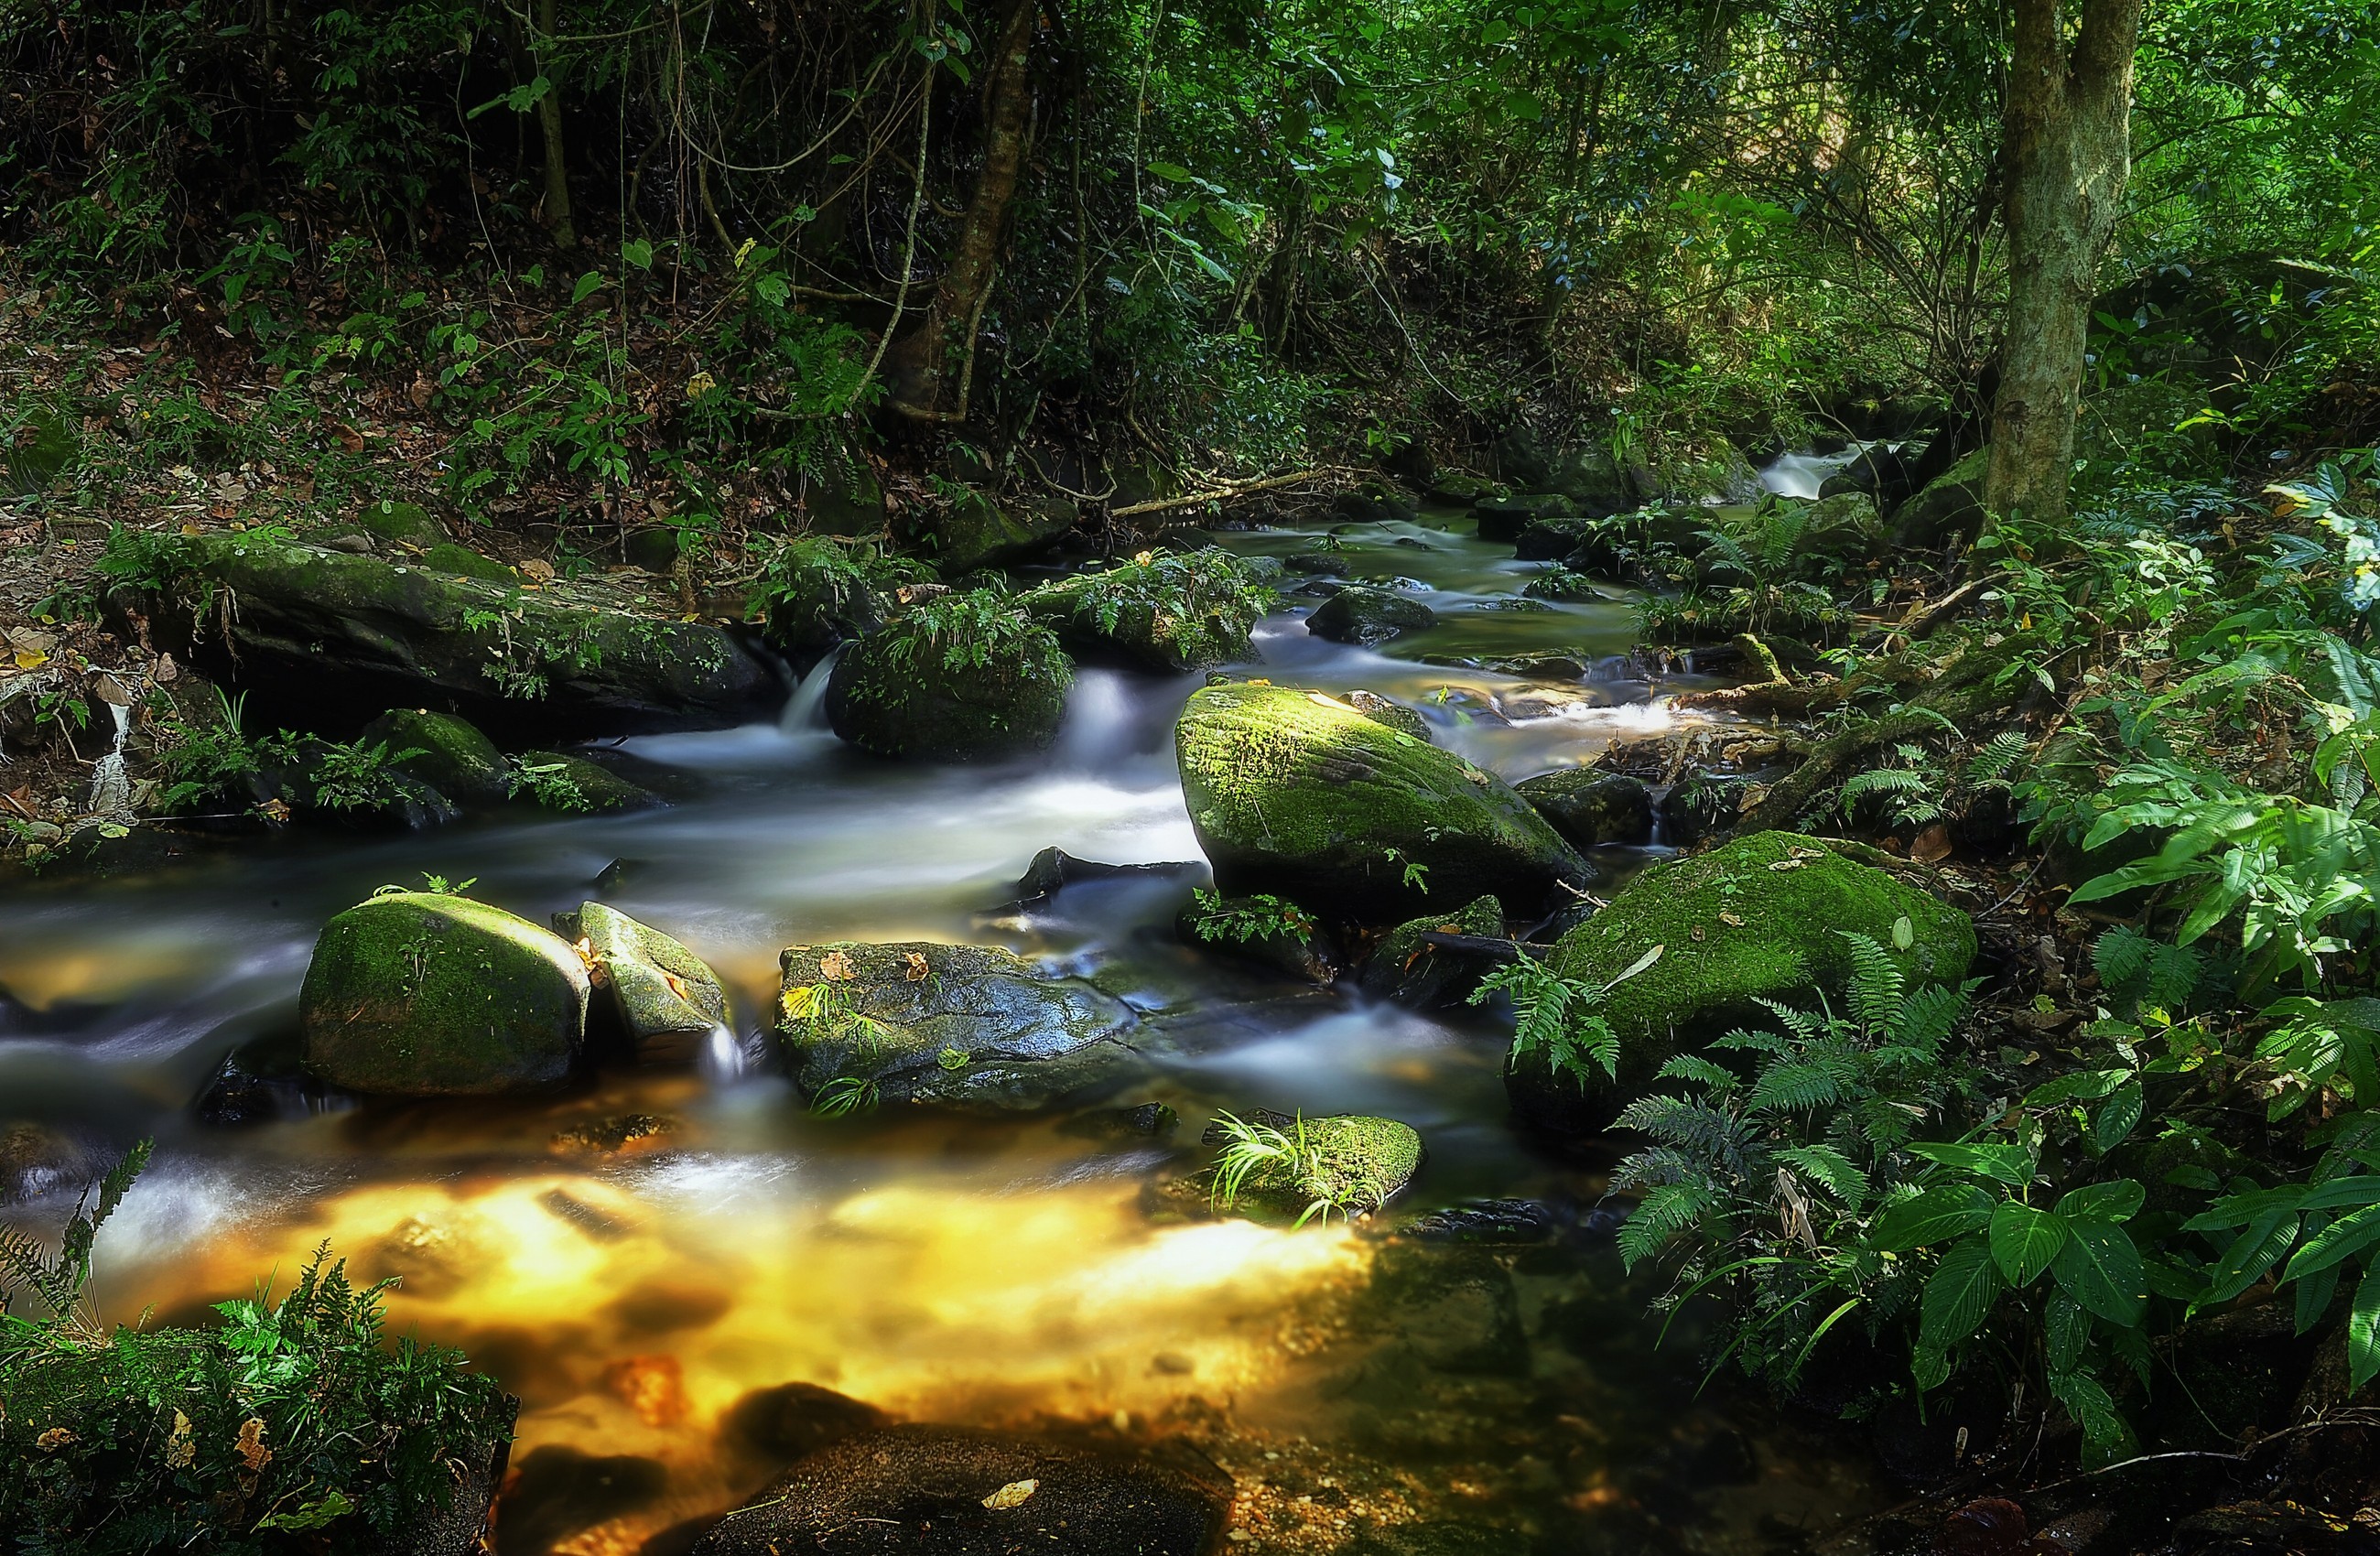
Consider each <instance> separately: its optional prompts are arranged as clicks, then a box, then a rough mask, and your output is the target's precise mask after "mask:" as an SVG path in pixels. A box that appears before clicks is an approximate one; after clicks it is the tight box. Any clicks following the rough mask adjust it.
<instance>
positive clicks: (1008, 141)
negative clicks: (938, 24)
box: [891, 0, 1040, 421]
mask: <svg viewBox="0 0 2380 1556" xmlns="http://www.w3.org/2000/svg"><path fill="white" fill-rule="evenodd" d="M1039 15H1040V7H1039V6H1038V0H1008V8H1007V9H1006V11H1004V12H1003V13H1002V17H1001V23H1000V34H999V42H998V43H997V44H996V46H995V47H994V49H993V52H992V55H991V58H990V62H989V63H990V79H988V80H987V81H986V83H985V86H984V121H985V122H984V144H983V171H982V172H981V173H980V174H978V175H977V177H976V183H975V194H974V197H973V198H972V199H970V200H969V201H967V208H966V215H965V218H964V219H962V221H961V222H960V224H959V237H958V242H957V244H956V245H955V246H954V247H953V249H952V252H951V257H950V262H949V263H948V265H947V266H945V267H944V269H943V271H942V279H941V283H940V285H938V286H936V287H935V288H934V300H933V301H932V302H931V303H930V304H929V305H928V307H927V310H926V319H925V322H924V323H922V324H920V325H919V326H918V327H917V330H916V331H914V332H913V333H912V334H910V335H909V336H908V338H907V339H905V340H903V341H901V342H900V343H898V344H897V345H896V346H893V348H892V366H891V379H892V408H893V409H895V410H897V411H900V412H901V413H902V414H903V415H905V416H910V417H915V418H917V419H920V420H929V421H943V420H955V419H960V418H963V417H964V416H965V406H964V405H962V406H959V407H955V408H945V407H944V406H943V403H942V402H943V400H944V398H945V395H944V392H943V391H944V387H945V385H946V384H947V383H948V382H949V381H950V379H951V378H952V376H953V374H956V375H958V376H959V377H961V378H962V379H965V378H969V377H971V374H970V372H969V370H970V369H971V368H972V367H973V365H974V359H975V336H976V329H977V324H978V323H979V322H981V320H982V318H983V308H984V302H985V300H986V298H989V297H990V292H991V284H992V279H993V276H994V274H995V273H996V272H997V271H998V269H999V268H1000V245H1001V238H1002V235H1003V233H1004V232H1005V231H1006V229H1007V225H1008V212H1009V207H1010V205H1011V204H1012V203H1013V202H1014V200H1015V198H1016V179H1017V175H1018V174H1019V173H1020V172H1021V171H1022V170H1023V168H1024V165H1025V143H1026V126H1027V124H1028V122H1029V121H1030V118H1031V111H1032V107H1033V82H1032V72H1031V66H1032V62H1033V31H1034V23H1035V21H1036V20H1037V19H1038V17H1039Z"/></svg>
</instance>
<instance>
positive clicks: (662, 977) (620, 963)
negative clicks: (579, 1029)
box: [558, 902, 727, 1064]
mask: <svg viewBox="0 0 2380 1556" xmlns="http://www.w3.org/2000/svg"><path fill="white" fill-rule="evenodd" d="M558 927H559V928H560V929H561V930H562V931H563V932H564V933H565V934H567V935H570V936H571V937H572V938H574V939H577V938H579V937H584V938H585V940H586V942H587V954H588V955H589V956H590V957H591V958H592V959H593V961H594V963H595V967H596V970H597V973H598V976H599V979H600V981H601V983H602V985H603V987H604V989H605V990H606V991H607V992H608V994H609V996H610V998H611V1000H612V1002H613V1005H614V1006H615V1007H616V1008H617V1009H618V1011H619V1013H620V1020H621V1022H622V1024H623V1025H624V1026H625V1027H627V1029H628V1036H629V1038H630V1039H631V1040H633V1041H634V1042H635V1044H636V1048H637V1058H638V1059H639V1060H641V1061H644V1062H645V1063H648V1064H675V1063H686V1062H690V1061H692V1060H693V1059H694V1058H695V1057H696V1056H697V1054H698V1051H699V1049H700V1046H701V1044H702V1042H703V1040H704V1039H708V1038H709V1037H710V1034H711V1032H713V1031H714V1030H716V1029H718V1028H720V1027H723V1026H724V1025H725V1024H726V1021H727V995H726V993H725V991H722V989H721V988H720V986H719V975H718V974H717V973H715V972H712V971H711V970H710V963H708V962H706V961H704V960H703V959H702V958H701V957H699V956H698V955H696V954H694V953H693V952H691V951H688V950H687V949H686V947H685V945H683V944H682V943H680V942H678V941H677V940H676V939H674V937H672V936H669V935H665V934H663V933H662V931H661V930H656V929H654V928H653V927H652V926H651V925H650V924H642V923H638V922H637V920H636V919H634V918H629V917H628V916H627V915H626V914H625V913H623V912H621V911H620V910H619V909H618V908H616V907H612V906H607V905H605V904H603V903H600V902H589V903H581V904H580V905H579V907H578V911H577V913H576V914H572V915H568V916H566V917H565V921H564V922H563V923H562V924H561V925H559V926H558Z"/></svg>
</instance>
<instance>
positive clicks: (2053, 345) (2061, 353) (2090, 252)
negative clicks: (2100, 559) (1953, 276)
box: [1984, 0, 2143, 523]
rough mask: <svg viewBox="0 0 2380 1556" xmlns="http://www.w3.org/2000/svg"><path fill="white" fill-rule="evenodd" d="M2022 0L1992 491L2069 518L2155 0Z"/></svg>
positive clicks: (2008, 159)
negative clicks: (2081, 419)
mask: <svg viewBox="0 0 2380 1556" xmlns="http://www.w3.org/2000/svg"><path fill="white" fill-rule="evenodd" d="M2076 3H2077V4H2078V5H2079V6H2080V9H2081V13H2082V14H2081V22H2080V26H2079V27H2078V28H2076V29H2074V30H2073V37H2072V39H2071V42H2070V41H2069V38H2068V31H2069V29H2068V25H2067V17H2068V6H2067V3H2066V0H2011V5H2010V18H2011V23H2012V26H2011V33H2012V43H2013V49H2012V51H2011V52H2012V58H2011V60H2010V68H2009V83H2008V98H2007V101H2006V103H2005V104H2004V105H2003V107H2002V110H2001V133H2002V139H2001V159H2002V163H2003V170H2004V176H2005V184H2004V193H2003V195H2002V206H2001V209H2002V214H2003V217H2004V219H2005V220H2006V222H2007V224H2008V234H2009V256H2010V276H2009V309H2008V324H2007V328H2006V330H2005V331H2004V332H2003V335H2002V345H2001V350H2000V382H1999V395H1998V403H1997V405H1996V407H1995V408H1994V411H1993V416H1992V439H1991V444H1992V446H1991V458H1990V462H1989V465H1988V467H1987V468H1986V470H1985V477H1984V503H1985V506H1986V507H1987V508H1989V509H1991V511H1992V512H1994V513H1996V514H1998V515H2001V516H2003V517H2010V516H2013V517H2024V518H2028V519H2033V520H2036V521H2046V522H2051V523H2055V522H2057V521H2058V520H2060V519H2063V518H2064V517H2066V510H2067V483H2068V480H2069V477H2070V475H2071V473H2072V469H2073V463H2074V419H2075V411H2076V407H2077V405H2078V403H2079V401H2080V399H2081V396H2082V388H2083V352H2084V348H2085V346H2086V345H2087V344H2088V341H2089V332H2090V327H2091V298H2092V297H2093V296H2094V295H2095V292H2096V291H2097V286H2098V271H2099V260H2100V257H2101V255H2102V254H2103V253H2104V252H2105V250H2106V248H2107V238H2108V237H2109V236H2110V234H2112V232H2113V231H2114V229H2115V225H2116V219H2117V216H2118V214H2119V211H2120V208H2121V206H2122V204H2123V198H2124V183H2125V179H2126V178H2127V177H2128V176H2130V174H2131V102H2132V53H2133V49H2134V47H2135V45H2136V44H2137V43H2138V42H2139V38H2140V29H2141V9H2142V4H2143V0H2076Z"/></svg>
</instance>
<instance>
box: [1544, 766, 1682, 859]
mask: <svg viewBox="0 0 2380 1556" xmlns="http://www.w3.org/2000/svg"><path fill="white" fill-rule="evenodd" d="M1512 787H1513V789H1514V790H1515V791H1517V792H1518V793H1519V795H1520V796H1521V797H1522V798H1523V799H1525V800H1527V801H1528V802H1529V803H1530V804H1531V805H1533V806H1535V807H1536V811H1537V814H1538V815H1540V816H1543V817H1544V818H1545V819H1546V820H1547V821H1548V822H1549V823H1551V824H1552V826H1553V829H1554V831H1556V832H1558V833H1561V834H1562V836H1564V837H1566V838H1568V839H1569V840H1570V841H1571V843H1572V845H1573V846H1575V847H1579V848H1600V847H1603V846H1604V845H1607V844H1613V843H1621V844H1638V843H1649V842H1651V841H1652V838H1653V796H1652V795H1651V793H1650V792H1649V791H1648V790H1646V788H1645V785H1644V784H1642V783H1641V782H1639V781H1638V780H1636V779H1634V778H1631V777H1628V776H1627V775H1626V774H1624V773H1619V772H1597V771H1596V770H1595V769H1593V768H1590V767H1565V768H1563V769H1561V770H1560V771H1559V772H1541V773H1539V774H1537V776H1536V777H1535V778H1524V779H1522V780H1521V781H1520V782H1519V783H1517V784H1513V785H1512Z"/></svg>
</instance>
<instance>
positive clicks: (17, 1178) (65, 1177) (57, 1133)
mask: <svg viewBox="0 0 2380 1556" xmlns="http://www.w3.org/2000/svg"><path fill="white" fill-rule="evenodd" d="M118 1154H119V1153H118V1152H116V1151H115V1150H114V1149H111V1148H110V1147H109V1146H108V1144H107V1143H106V1142H105V1141H104V1140H103V1139H101V1138H100V1137H98V1136H97V1135H95V1134H92V1133H91V1132H89V1131H87V1130H81V1129H77V1128H73V1127H71V1126H67V1125H63V1124H48V1123H37V1122H34V1121H32V1120H30V1119H27V1120H20V1121H18V1122H14V1123H0V1205H22V1204H28V1203H30V1202H31V1201H33V1200H36V1199H45V1198H48V1197H51V1196H53V1195H70V1194H79V1193H80V1192H81V1191H82V1190H83V1189H84V1188H85V1187H86V1186H87V1185H91V1184H94V1183H97V1182H98V1181H99V1180H100V1179H101V1178H102V1177H104V1176H105V1175H106V1173H107V1170H108V1169H109V1168H110V1167H113V1166H115V1161H116V1157H117V1155H118Z"/></svg>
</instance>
